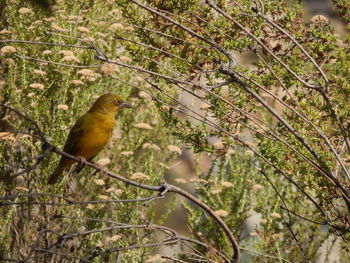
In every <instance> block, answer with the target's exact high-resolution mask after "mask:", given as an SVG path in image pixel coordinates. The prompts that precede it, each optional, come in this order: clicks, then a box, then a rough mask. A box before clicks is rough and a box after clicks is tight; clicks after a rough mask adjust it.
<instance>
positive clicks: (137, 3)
mask: <svg viewBox="0 0 350 263" xmlns="http://www.w3.org/2000/svg"><path fill="white" fill-rule="evenodd" d="M131 2H133V3H134V4H136V5H138V6H140V7H141V8H143V9H145V10H147V11H149V12H151V13H154V14H156V15H158V16H160V17H162V18H164V19H166V20H168V21H169V22H171V23H172V24H174V25H176V26H178V27H179V28H182V29H183V30H185V31H186V32H187V33H189V34H190V35H192V36H194V37H196V38H198V39H200V40H202V41H203V42H205V43H207V44H209V45H210V46H211V47H213V48H215V49H216V50H217V51H219V52H220V53H222V54H223V55H225V56H226V57H227V58H228V60H229V64H230V66H231V65H232V63H233V60H234V59H233V57H232V55H231V54H230V53H229V52H227V51H226V50H225V49H223V48H221V47H220V46H218V45H217V44H215V43H214V42H212V41H210V40H208V39H206V38H205V37H203V36H201V35H199V34H197V33H196V32H195V31H193V30H192V29H190V28H188V27H186V26H184V25H183V24H181V23H179V22H177V21H175V20H174V19H171V18H170V17H168V16H166V15H164V14H162V13H161V12H159V11H157V10H156V9H155V8H153V7H151V6H147V5H144V4H142V3H140V2H139V1H136V0H131ZM162 11H163V10H162Z"/></svg>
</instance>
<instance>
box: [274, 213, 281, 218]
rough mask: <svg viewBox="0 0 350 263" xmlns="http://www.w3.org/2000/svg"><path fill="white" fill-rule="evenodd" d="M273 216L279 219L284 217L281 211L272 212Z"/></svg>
mask: <svg viewBox="0 0 350 263" xmlns="http://www.w3.org/2000/svg"><path fill="white" fill-rule="evenodd" d="M271 217H273V218H277V219H280V218H282V216H281V214H279V213H272V214H271Z"/></svg>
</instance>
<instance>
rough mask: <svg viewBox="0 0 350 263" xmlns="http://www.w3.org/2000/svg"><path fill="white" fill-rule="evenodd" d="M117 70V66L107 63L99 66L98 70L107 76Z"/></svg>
mask: <svg viewBox="0 0 350 263" xmlns="http://www.w3.org/2000/svg"><path fill="white" fill-rule="evenodd" d="M116 71H117V67H116V65H115V64H112V63H107V64H104V65H102V66H101V68H100V72H101V73H102V75H105V76H109V75H111V74H113V73H115V72H116Z"/></svg>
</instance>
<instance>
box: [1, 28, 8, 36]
mask: <svg viewBox="0 0 350 263" xmlns="http://www.w3.org/2000/svg"><path fill="white" fill-rule="evenodd" d="M7 34H11V31H10V30H7V29H3V30H1V31H0V35H7Z"/></svg>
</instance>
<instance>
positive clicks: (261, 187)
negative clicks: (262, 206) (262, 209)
mask: <svg viewBox="0 0 350 263" xmlns="http://www.w3.org/2000/svg"><path fill="white" fill-rule="evenodd" d="M263 188H264V186H262V185H261V184H255V185H253V186H252V189H253V190H261V189H263Z"/></svg>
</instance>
